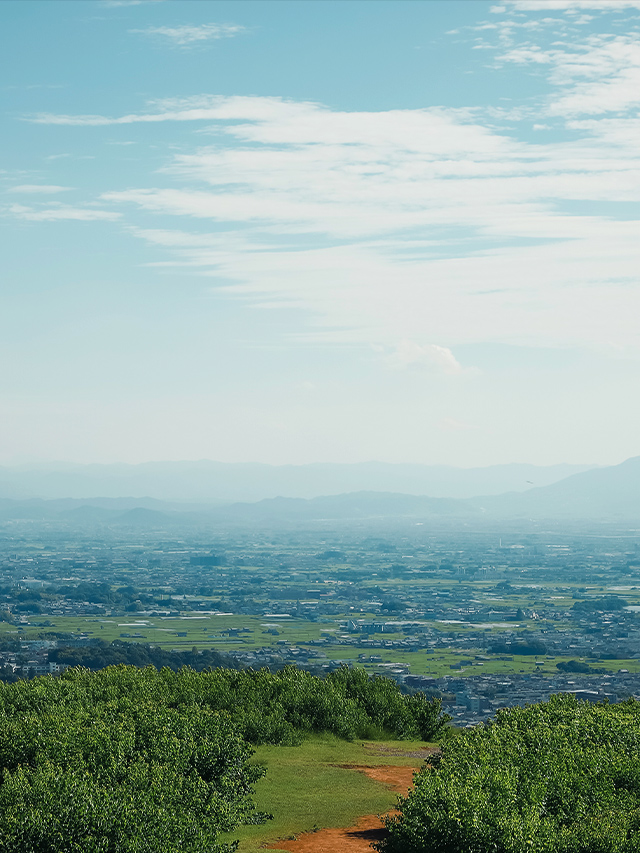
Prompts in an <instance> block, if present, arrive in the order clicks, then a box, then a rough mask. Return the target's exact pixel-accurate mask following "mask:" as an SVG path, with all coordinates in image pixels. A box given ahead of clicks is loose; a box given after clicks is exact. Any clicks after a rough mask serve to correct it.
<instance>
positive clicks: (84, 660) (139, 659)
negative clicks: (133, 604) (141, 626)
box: [49, 639, 237, 671]
mask: <svg viewBox="0 0 640 853" xmlns="http://www.w3.org/2000/svg"><path fill="white" fill-rule="evenodd" d="M49 660H50V661H55V662H57V663H65V664H67V665H68V666H82V667H86V669H94V670H95V669H104V668H105V667H107V666H116V665H117V664H120V663H126V664H129V665H130V666H137V667H144V666H155V668H156V669H162V667H163V666H168V667H169V669H176V670H177V669H181V668H182V667H183V666H189V667H191V668H192V669H195V670H198V671H200V670H203V669H209V668H211V667H218V666H224V667H231V668H235V667H236V666H237V664H236V663H235V661H234V660H233V658H231V657H230V656H229V655H225V654H224V653H222V652H217V651H214V650H213V649H203V650H201V651H198V650H197V649H188V650H185V651H169V649H163V648H161V647H160V646H156V645H153V646H152V645H150V644H149V643H128V642H126V641H124V640H113V641H112V642H111V643H106V642H105V641H104V640H100V639H96V640H92V641H91V643H90V644H89V645H86V646H75V647H74V646H65V645H60V647H59V648H57V649H52V650H51V651H50V652H49Z"/></svg>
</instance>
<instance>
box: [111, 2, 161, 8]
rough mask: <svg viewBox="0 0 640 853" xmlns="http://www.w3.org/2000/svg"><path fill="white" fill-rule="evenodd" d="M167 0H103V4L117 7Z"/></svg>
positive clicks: (143, 4)
mask: <svg viewBox="0 0 640 853" xmlns="http://www.w3.org/2000/svg"><path fill="white" fill-rule="evenodd" d="M164 2H165V0H102V2H101V4H100V5H101V6H107V7H108V8H113V9H117V8H118V7H119V6H146V5H147V4H148V3H164Z"/></svg>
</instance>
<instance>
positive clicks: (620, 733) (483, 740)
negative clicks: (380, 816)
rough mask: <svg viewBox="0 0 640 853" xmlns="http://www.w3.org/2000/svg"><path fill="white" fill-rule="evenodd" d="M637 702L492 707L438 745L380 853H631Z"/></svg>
mask: <svg viewBox="0 0 640 853" xmlns="http://www.w3.org/2000/svg"><path fill="white" fill-rule="evenodd" d="M639 748H640V703H638V702H636V701H634V700H631V701H628V702H624V703H621V704H618V705H611V706H610V705H607V704H606V703H602V704H590V703H588V702H580V701H578V700H577V699H576V698H575V697H573V696H562V697H559V696H554V697H552V698H551V700H550V701H549V702H548V703H543V704H540V705H532V706H529V707H527V708H512V709H507V710H503V711H499V712H498V714H497V717H496V720H495V722H493V723H488V724H485V725H483V726H478V727H476V728H474V729H471V730H468V731H466V732H464V733H462V734H460V736H458V737H455V738H450V739H447V740H445V743H444V745H443V748H442V754H441V757H440V760H439V761H435V762H434V763H433V765H432V766H430V767H427V768H425V769H424V770H423V771H422V772H421V773H420V774H419V775H418V776H417V778H416V783H415V787H414V789H413V791H412V792H411V793H410V794H409V796H408V797H407V798H405V799H403V800H402V801H401V809H402V812H401V814H400V815H399V816H398V817H392V818H389V819H388V821H387V826H388V829H389V833H390V834H389V836H388V838H387V839H386V840H385V841H383V842H380V844H379V845H378V849H379V850H381V851H384V853H400V851H401V853H427V851H429V853H489V851H491V853H523V851H531V853H637V851H639V850H640V763H639V762H638V760H637V756H638V749H639Z"/></svg>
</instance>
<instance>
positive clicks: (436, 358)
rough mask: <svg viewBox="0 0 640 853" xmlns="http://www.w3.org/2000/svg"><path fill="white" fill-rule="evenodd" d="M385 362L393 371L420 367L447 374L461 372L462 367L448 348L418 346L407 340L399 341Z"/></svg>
mask: <svg viewBox="0 0 640 853" xmlns="http://www.w3.org/2000/svg"><path fill="white" fill-rule="evenodd" d="M385 361H386V363H387V364H388V365H389V367H391V368H393V369H395V370H405V369H407V368H416V367H420V368H426V369H428V370H436V371H438V372H442V373H448V374H457V373H462V371H463V368H462V365H461V364H460V362H459V361H458V360H457V358H456V357H455V356H454V354H453V353H452V352H451V350H450V349H449V347H443V346H440V345H439V344H418V343H416V342H415V341H409V340H402V341H400V342H399V343H398V344H397V345H396V347H395V349H394V350H393V351H392V352H390V353H388V354H386V355H385Z"/></svg>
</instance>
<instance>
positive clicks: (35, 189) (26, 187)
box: [7, 184, 71, 195]
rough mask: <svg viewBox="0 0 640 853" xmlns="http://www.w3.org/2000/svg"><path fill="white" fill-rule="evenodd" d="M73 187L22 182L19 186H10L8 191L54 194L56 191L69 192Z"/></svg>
mask: <svg viewBox="0 0 640 853" xmlns="http://www.w3.org/2000/svg"><path fill="white" fill-rule="evenodd" d="M70 189H71V187H59V186H56V185H55V184H20V185H19V186H17V187H9V188H8V189H7V192H10V193H26V194H28V195H54V194H55V193H62V192H67V191H68V190H70Z"/></svg>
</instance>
